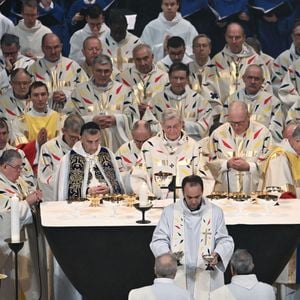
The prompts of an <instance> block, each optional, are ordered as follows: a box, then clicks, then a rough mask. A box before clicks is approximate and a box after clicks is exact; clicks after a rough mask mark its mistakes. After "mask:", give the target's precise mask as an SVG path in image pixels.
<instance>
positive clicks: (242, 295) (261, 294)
mask: <svg viewBox="0 0 300 300" xmlns="http://www.w3.org/2000/svg"><path fill="white" fill-rule="evenodd" d="M253 269H254V263H253V259H252V255H251V254H250V253H249V252H248V251H247V250H244V249H237V250H236V251H235V252H234V253H233V255H232V258H231V260H230V271H231V274H232V278H231V283H229V284H227V285H225V286H223V287H220V288H219V289H217V290H215V291H213V292H212V293H211V295H210V300H240V299H243V300H253V299H255V300H275V299H276V297H275V292H274V288H273V287H272V286H271V285H269V284H267V283H264V282H261V281H258V279H257V277H256V275H255V274H254V273H253Z"/></svg>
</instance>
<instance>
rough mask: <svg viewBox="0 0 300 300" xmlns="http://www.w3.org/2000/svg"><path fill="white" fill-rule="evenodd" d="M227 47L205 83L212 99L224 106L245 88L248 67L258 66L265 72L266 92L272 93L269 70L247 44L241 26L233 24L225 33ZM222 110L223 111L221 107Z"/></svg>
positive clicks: (221, 52) (217, 56)
mask: <svg viewBox="0 0 300 300" xmlns="http://www.w3.org/2000/svg"><path fill="white" fill-rule="evenodd" d="M225 40H226V45H225V47H224V49H223V50H222V51H220V52H219V53H217V54H216V55H215V56H214V57H213V58H212V64H214V68H211V70H210V71H211V72H210V73H209V74H208V76H207V80H206V81H205V82H203V84H205V85H206V88H207V89H208V90H209V91H210V93H211V97H215V99H216V101H217V100H219V101H220V102H219V103H220V105H222V104H223V103H224V101H225V99H227V97H228V96H230V95H232V94H233V93H235V92H236V91H237V90H239V89H241V88H243V87H244V82H243V80H242V75H243V74H244V72H245V69H246V67H247V66H248V65H251V64H257V65H259V66H261V67H262V68H263V71H264V76H263V77H264V79H265V81H264V86H263V87H264V90H267V91H269V92H271V91H272V87H271V83H270V74H269V70H268V69H267V67H266V66H265V64H264V61H263V59H262V58H261V57H260V55H258V54H257V53H256V52H255V51H254V49H253V48H252V47H250V46H249V45H247V44H246V43H245V33H244V30H243V28H242V27H241V25H239V24H238V23H231V24H229V25H228V26H227V29H226V33H225ZM220 109H222V108H221V107H220Z"/></svg>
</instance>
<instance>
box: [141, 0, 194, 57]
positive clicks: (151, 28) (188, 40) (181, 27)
mask: <svg viewBox="0 0 300 300" xmlns="http://www.w3.org/2000/svg"><path fill="white" fill-rule="evenodd" d="M161 9H162V12H161V13H160V14H159V15H158V18H157V19H155V20H153V21H151V22H150V23H149V24H147V25H146V26H145V28H144V31H143V33H142V36H141V40H142V41H144V42H145V43H146V44H148V45H151V47H152V50H153V54H154V58H155V60H156V61H158V60H160V59H162V58H163V57H164V56H165V55H166V53H165V45H166V42H167V40H168V39H169V38H170V37H172V36H174V35H176V36H180V37H182V38H183V39H184V41H185V44H186V45H187V54H188V55H191V54H192V42H193V38H194V37H195V36H196V35H197V30H196V29H195V27H194V26H193V25H192V24H191V23H190V22H189V21H187V20H185V19H183V18H182V16H181V14H180V13H179V12H178V9H179V0H162V1H161Z"/></svg>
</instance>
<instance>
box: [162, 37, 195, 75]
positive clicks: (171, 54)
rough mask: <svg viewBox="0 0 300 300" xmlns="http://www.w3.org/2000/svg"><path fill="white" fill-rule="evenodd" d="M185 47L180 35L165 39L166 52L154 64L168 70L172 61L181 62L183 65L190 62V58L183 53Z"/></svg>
mask: <svg viewBox="0 0 300 300" xmlns="http://www.w3.org/2000/svg"><path fill="white" fill-rule="evenodd" d="M185 51H186V47H185V43H184V40H183V39H182V38H181V37H180V36H172V37H170V38H169V39H168V41H167V46H166V53H167V55H166V56H165V57H164V58H163V59H161V60H159V61H158V62H157V63H156V66H157V67H158V68H159V69H161V70H163V71H165V72H169V70H170V67H171V65H172V64H174V63H179V62H181V63H183V64H185V65H187V64H189V63H190V62H192V59H191V58H190V57H189V56H187V55H186V54H185Z"/></svg>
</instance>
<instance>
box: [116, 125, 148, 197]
mask: <svg viewBox="0 0 300 300" xmlns="http://www.w3.org/2000/svg"><path fill="white" fill-rule="evenodd" d="M131 133H132V140H131V141H129V142H128V143H124V144H123V145H122V146H121V147H120V148H119V149H118V151H117V152H116V153H115V157H116V161H117V164H118V167H119V171H120V173H121V175H122V178H123V182H124V184H125V186H126V191H132V189H131V184H130V177H131V173H132V171H133V168H134V167H135V166H141V165H142V153H141V149H142V146H143V144H144V143H145V142H146V141H147V140H148V139H150V138H151V136H152V133H151V127H150V124H149V123H148V122H145V121H143V120H139V121H136V122H135V123H134V124H133V128H132V130H131Z"/></svg>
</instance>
